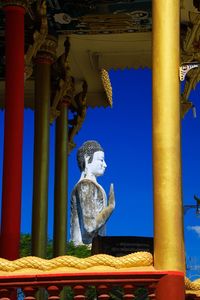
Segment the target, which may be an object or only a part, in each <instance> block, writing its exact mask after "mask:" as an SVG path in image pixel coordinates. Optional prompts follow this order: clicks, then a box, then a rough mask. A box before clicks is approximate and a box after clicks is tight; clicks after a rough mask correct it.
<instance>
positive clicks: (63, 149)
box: [53, 103, 68, 257]
mask: <svg viewBox="0 0 200 300" xmlns="http://www.w3.org/2000/svg"><path fill="white" fill-rule="evenodd" d="M67 143H68V109H67V105H65V104H64V103H62V104H61V108H60V115H59V116H58V117H57V119H56V145H55V190H54V247H53V249H54V251H53V252H54V257H56V256H60V255H64V254H66V240H67V191H68V189H67V187H68V183H67V175H68V170H67V162H68V153H67V152H68V151H67Z"/></svg>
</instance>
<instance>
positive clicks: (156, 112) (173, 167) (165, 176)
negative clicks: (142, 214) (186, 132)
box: [152, 0, 185, 299]
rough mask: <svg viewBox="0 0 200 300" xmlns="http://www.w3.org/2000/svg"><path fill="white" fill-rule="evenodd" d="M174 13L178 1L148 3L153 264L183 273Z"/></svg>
mask: <svg viewBox="0 0 200 300" xmlns="http://www.w3.org/2000/svg"><path fill="white" fill-rule="evenodd" d="M179 14H180V3H179V0H168V1H165V0H154V1H153V48H152V50H153V61H152V63H153V177H154V264H155V268H156V269H164V270H167V269H168V270H177V271H184V270H185V259H184V242H183V215H182V211H183V207H182V191H181V189H182V187H181V184H182V183H181V148H180V138H181V128H180V87H179V48H180V36H179V28H180V18H179ZM177 299H182V298H177Z"/></svg>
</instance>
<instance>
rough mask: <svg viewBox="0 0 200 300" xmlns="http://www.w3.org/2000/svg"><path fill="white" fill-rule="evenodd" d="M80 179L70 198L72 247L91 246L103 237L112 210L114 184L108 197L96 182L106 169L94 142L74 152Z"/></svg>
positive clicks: (101, 152) (100, 151)
mask: <svg viewBox="0 0 200 300" xmlns="http://www.w3.org/2000/svg"><path fill="white" fill-rule="evenodd" d="M77 161H78V166H79V168H80V171H81V177H80V179H79V181H78V182H77V184H76V185H75V187H74V189H73V191H72V195H71V226H70V234H71V240H72V241H73V242H74V244H75V245H82V244H86V245H90V244H91V243H92V239H93V238H94V237H95V236H97V235H101V236H104V235H105V223H106V221H107V220H108V218H109V217H110V215H111V214H112V212H113V210H114V208H115V196H114V189H113V184H111V185H110V193H109V197H108V204H107V197H106V193H105V191H104V189H103V188H102V186H101V185H99V184H98V182H97V177H98V176H102V175H103V174H104V172H105V169H106V163H105V160H104V151H103V149H102V147H101V146H100V144H99V143H97V142H96V141H87V142H85V143H84V144H83V145H82V146H81V147H80V148H79V149H78V152H77Z"/></svg>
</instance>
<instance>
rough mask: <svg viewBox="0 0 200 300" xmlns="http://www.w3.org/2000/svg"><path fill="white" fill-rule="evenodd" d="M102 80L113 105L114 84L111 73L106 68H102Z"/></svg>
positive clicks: (109, 100)
mask: <svg viewBox="0 0 200 300" xmlns="http://www.w3.org/2000/svg"><path fill="white" fill-rule="evenodd" d="M101 80H102V83H103V87H104V90H105V92H106V95H107V98H108V102H109V104H110V106H111V107H112V103H113V102H112V85H111V83H110V78H109V74H108V72H107V71H106V70H105V69H101Z"/></svg>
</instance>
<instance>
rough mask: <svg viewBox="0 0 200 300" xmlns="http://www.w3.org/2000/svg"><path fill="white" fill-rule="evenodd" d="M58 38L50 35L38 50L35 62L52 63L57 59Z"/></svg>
mask: <svg viewBox="0 0 200 300" xmlns="http://www.w3.org/2000/svg"><path fill="white" fill-rule="evenodd" d="M57 45H58V40H57V38H56V37H54V36H50V35H48V36H47V37H46V39H45V41H44V43H43V44H42V45H41V47H40V50H39V51H38V53H37V55H36V58H35V62H36V63H38V64H52V63H53V62H54V61H55V59H56V50H57Z"/></svg>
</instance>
